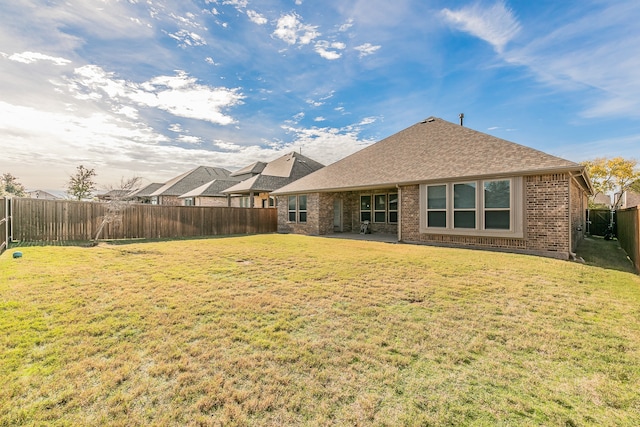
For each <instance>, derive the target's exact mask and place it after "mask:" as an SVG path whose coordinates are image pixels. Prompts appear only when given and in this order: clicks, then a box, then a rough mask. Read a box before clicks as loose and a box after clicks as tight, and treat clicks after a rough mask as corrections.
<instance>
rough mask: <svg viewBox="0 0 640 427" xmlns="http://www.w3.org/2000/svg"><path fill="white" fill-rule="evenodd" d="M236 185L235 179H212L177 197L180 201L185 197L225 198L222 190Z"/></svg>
mask: <svg viewBox="0 0 640 427" xmlns="http://www.w3.org/2000/svg"><path fill="white" fill-rule="evenodd" d="M237 183H238V181H237V180H235V179H234V180H230V179H214V180H213V181H211V182H207V183H206V184H203V185H201V186H200V187H198V188H196V189H194V190H191V191H189V192H188V193H185V194H183V195H181V196H179V197H180V198H181V199H184V198H187V197H227V195H226V194H224V193H222V190H226V189H227V188H229V187H231V186H233V185H235V184H237Z"/></svg>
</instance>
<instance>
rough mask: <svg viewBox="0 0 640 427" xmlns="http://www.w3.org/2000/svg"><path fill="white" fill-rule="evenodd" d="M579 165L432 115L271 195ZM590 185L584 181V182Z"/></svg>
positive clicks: (575, 168)
mask: <svg viewBox="0 0 640 427" xmlns="http://www.w3.org/2000/svg"><path fill="white" fill-rule="evenodd" d="M560 170H563V171H582V170H583V167H582V166H580V165H579V164H577V163H574V162H571V161H569V160H564V159H561V158H559V157H555V156H552V155H549V154H546V153H543V152H541V151H538V150H535V149H533V148H529V147H525V146H523V145H519V144H516V143H513V142H510V141H506V140H504V139H500V138H496V137H494V136H491V135H487V134H485V133H482V132H478V131H475V130H473V129H469V128H466V127H463V126H460V125H457V124H454V123H451V122H447V121H445V120H442V119H439V118H435V117H430V118H428V119H426V120H423V121H422V122H419V123H416V124H415V125H413V126H410V127H408V128H407V129H404V130H402V131H400V132H398V133H396V134H394V135H391V136H390V137H388V138H385V139H383V140H382V141H379V142H377V143H375V144H372V145H370V146H368V147H366V148H364V149H362V150H360V151H358V152H356V153H354V154H352V155H350V156H348V157H345V158H344V159H342V160H339V161H337V162H335V163H333V164H331V165H329V166H327V167H325V168H323V169H320V170H319V171H317V172H314V173H312V174H310V175H308V176H306V177H304V178H301V179H299V180H297V181H295V182H293V183H291V184H289V185H287V186H285V187H283V188H280V189H278V190H277V191H275V192H274V194H287V193H289V194H290V193H300V192H309V191H330V190H347V189H358V188H375V187H378V188H380V187H384V186H393V185H396V184H411V183H420V182H429V181H437V180H447V179H458V178H471V177H483V176H491V175H516V174H524V173H530V172H533V171H560ZM587 185H588V184H587Z"/></svg>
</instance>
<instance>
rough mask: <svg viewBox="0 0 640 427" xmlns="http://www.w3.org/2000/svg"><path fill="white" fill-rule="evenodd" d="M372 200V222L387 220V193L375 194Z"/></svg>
mask: <svg viewBox="0 0 640 427" xmlns="http://www.w3.org/2000/svg"><path fill="white" fill-rule="evenodd" d="M373 200H374V204H373V209H374V212H373V222H387V195H386V194H376V195H375V196H373Z"/></svg>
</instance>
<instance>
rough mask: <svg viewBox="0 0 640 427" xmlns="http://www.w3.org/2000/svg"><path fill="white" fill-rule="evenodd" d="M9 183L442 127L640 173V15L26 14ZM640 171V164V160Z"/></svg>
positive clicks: (8, 121)
mask: <svg viewBox="0 0 640 427" xmlns="http://www.w3.org/2000/svg"><path fill="white" fill-rule="evenodd" d="M0 16H2V17H3V25H2V26H1V27H0V77H1V78H0V153H1V156H0V172H10V173H12V174H13V175H15V176H17V177H18V178H19V180H20V182H22V183H23V184H24V185H25V186H26V187H28V188H30V189H63V188H64V187H65V182H66V181H67V180H68V178H69V176H70V175H71V174H73V173H74V171H75V168H76V167H77V166H78V165H80V164H82V165H84V166H85V167H90V168H94V169H95V170H96V172H97V182H98V184H99V185H100V186H102V187H108V186H113V185H116V184H117V183H118V182H119V181H120V179H121V178H123V177H124V178H129V177H132V176H140V177H142V178H143V182H145V183H146V182H164V181H166V180H168V179H170V178H172V177H173V176H175V175H178V174H180V173H182V172H184V171H186V170H189V169H191V168H193V167H195V166H198V165H209V166H220V167H226V168H228V169H230V170H234V169H238V168H240V167H242V166H245V165H247V164H249V163H252V162H254V161H257V160H262V161H269V160H272V159H274V158H276V157H279V156H280V155H282V154H285V153H287V152H290V151H293V150H295V151H300V150H301V151H302V153H303V154H305V155H307V156H309V157H311V158H313V159H315V160H317V161H320V162H322V163H325V164H330V163H332V162H334V161H336V160H339V159H340V158H342V157H345V156H346V155H348V154H351V153H352V152H354V151H356V150H359V149H361V148H363V147H365V146H366V145H368V144H371V143H373V142H375V141H378V140H380V139H382V138H385V137H387V136H389V135H392V134H394V133H396V132H398V131H400V130H402V129H404V128H406V127H408V126H410V125H412V124H414V123H416V122H418V121H420V120H422V119H424V118H426V117H429V116H436V117H440V118H443V119H445V120H449V121H451V122H457V121H458V114H459V113H464V114H465V126H468V127H470V128H473V129H476V130H479V131H481V132H486V133H489V134H491V135H495V136H497V137H500V138H504V139H507V140H510V141H514V142H518V143H521V144H524V145H527V146H530V147H533V148H536V149H539V150H542V151H545V152H547V153H550V154H554V155H557V156H560V157H564V158H566V159H569V160H573V161H576V162H579V161H582V160H587V159H591V158H595V157H599V156H600V157H601V156H607V157H611V156H624V157H628V158H638V157H640V156H638V154H639V153H640V149H639V147H640V121H639V120H638V119H639V117H640V26H638V24H637V22H640V2H638V1H637V0H616V1H598V0H581V1H571V0H569V1H562V2H558V1H551V0H548V1H545V0H542V1H535V2H531V1H524V0H519V1H437V0H394V1H393V2H391V1H388V0H353V1H347V0H323V1H321V2H320V1H311V0H260V1H258V0H255V1H251V0H198V1H190V0H128V1H124V0H122V1H115V0H66V1H55V0H48V1H35V0H13V1H11V2H2V4H1V5H0ZM639 160H640V159H639Z"/></svg>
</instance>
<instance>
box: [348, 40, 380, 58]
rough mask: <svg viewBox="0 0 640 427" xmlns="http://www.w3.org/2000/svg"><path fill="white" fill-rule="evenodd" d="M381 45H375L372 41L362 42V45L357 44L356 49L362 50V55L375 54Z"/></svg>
mask: <svg viewBox="0 0 640 427" xmlns="http://www.w3.org/2000/svg"><path fill="white" fill-rule="evenodd" d="M380 47H381V46H374V45H372V44H371V43H365V44H361V45H360V46H356V47H355V48H354V49H355V50H357V51H358V52H360V57H361V58H362V57H363V56H368V55H373V54H374V53H376V51H377V50H378V49H380Z"/></svg>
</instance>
